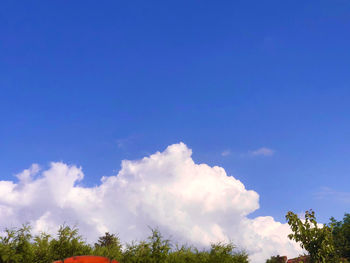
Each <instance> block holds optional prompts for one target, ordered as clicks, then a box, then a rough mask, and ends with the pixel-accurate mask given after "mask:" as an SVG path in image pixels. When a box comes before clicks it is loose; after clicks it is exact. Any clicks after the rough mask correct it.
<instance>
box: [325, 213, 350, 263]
mask: <svg viewBox="0 0 350 263" xmlns="http://www.w3.org/2000/svg"><path fill="white" fill-rule="evenodd" d="M330 220H331V223H330V226H331V227H332V228H333V232H332V234H333V239H334V246H335V251H336V253H337V254H339V255H340V256H341V257H342V258H344V259H347V260H348V261H350V214H345V215H344V218H343V221H336V220H335V219H334V218H333V217H332V218H331V219H330Z"/></svg>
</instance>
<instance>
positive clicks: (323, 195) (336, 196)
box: [314, 187, 350, 204]
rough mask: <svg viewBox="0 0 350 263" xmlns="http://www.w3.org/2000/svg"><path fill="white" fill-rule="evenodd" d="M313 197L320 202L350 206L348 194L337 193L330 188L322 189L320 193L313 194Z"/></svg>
mask: <svg viewBox="0 0 350 263" xmlns="http://www.w3.org/2000/svg"><path fill="white" fill-rule="evenodd" d="M314 197H315V198H317V199H321V200H332V201H335V202H341V203H346V204H350V192H342V191H337V190H334V189H332V188H330V187H322V188H321V189H320V191H318V192H317V193H315V194H314Z"/></svg>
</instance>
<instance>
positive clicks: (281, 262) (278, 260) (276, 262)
mask: <svg viewBox="0 0 350 263" xmlns="http://www.w3.org/2000/svg"><path fill="white" fill-rule="evenodd" d="M286 259H287V258H286V257H281V256H280V255H277V256H273V257H271V258H270V259H268V260H266V263H285V262H286Z"/></svg>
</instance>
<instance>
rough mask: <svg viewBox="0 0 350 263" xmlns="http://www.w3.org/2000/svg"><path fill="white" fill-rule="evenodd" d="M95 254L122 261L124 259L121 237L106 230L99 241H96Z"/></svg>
mask: <svg viewBox="0 0 350 263" xmlns="http://www.w3.org/2000/svg"><path fill="white" fill-rule="evenodd" d="M93 254H94V255H96V256H102V257H107V258H109V259H115V260H118V261H120V260H121V259H122V245H121V243H120V240H119V237H117V236H116V235H114V234H110V233H108V232H106V233H105V235H104V236H102V237H99V239H98V241H97V243H95V247H94V252H93Z"/></svg>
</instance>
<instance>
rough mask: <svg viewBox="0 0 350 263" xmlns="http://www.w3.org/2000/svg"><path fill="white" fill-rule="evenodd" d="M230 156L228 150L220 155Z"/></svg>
mask: <svg viewBox="0 0 350 263" xmlns="http://www.w3.org/2000/svg"><path fill="white" fill-rule="evenodd" d="M230 154H231V151H230V150H225V151H223V152H222V153H221V156H224V157H225V156H229V155H230Z"/></svg>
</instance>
